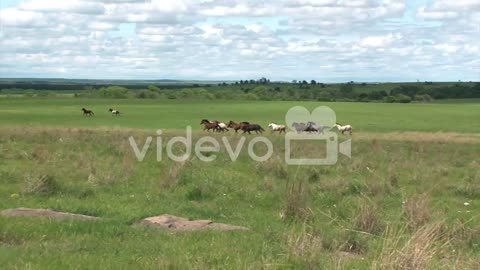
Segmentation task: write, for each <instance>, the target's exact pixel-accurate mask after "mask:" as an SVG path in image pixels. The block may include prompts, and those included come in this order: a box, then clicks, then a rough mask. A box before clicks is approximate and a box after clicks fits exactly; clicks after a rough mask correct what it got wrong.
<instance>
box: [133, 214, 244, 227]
mask: <svg viewBox="0 0 480 270" xmlns="http://www.w3.org/2000/svg"><path fill="white" fill-rule="evenodd" d="M137 224H140V225H145V226H149V227H154V228H159V229H164V230H172V231H199V230H208V229H211V230H217V231H246V230H248V228H245V227H241V226H235V225H229V224H223V223H215V222H213V221H211V220H189V219H187V218H182V217H176V216H172V215H161V216H155V217H148V218H145V219H142V220H141V221H139V222H138V223H137Z"/></svg>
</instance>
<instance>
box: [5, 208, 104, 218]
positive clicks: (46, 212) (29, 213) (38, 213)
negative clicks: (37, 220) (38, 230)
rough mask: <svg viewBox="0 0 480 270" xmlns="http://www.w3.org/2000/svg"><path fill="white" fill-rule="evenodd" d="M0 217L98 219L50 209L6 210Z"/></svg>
mask: <svg viewBox="0 0 480 270" xmlns="http://www.w3.org/2000/svg"><path fill="white" fill-rule="evenodd" d="M0 215H2V216H5V217H43V218H50V219H55V220H67V219H75V220H87V221H90V220H98V219H100V218H98V217H93V216H86V215H80V214H73V213H65V212H57V211H53V210H51V209H34V208H14V209H6V210H3V211H1V212H0Z"/></svg>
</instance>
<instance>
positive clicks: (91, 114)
mask: <svg viewBox="0 0 480 270" xmlns="http://www.w3.org/2000/svg"><path fill="white" fill-rule="evenodd" d="M82 111H83V115H84V116H94V115H95V114H94V113H93V111H92V110H87V109H85V108H82Z"/></svg>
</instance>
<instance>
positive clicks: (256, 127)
mask: <svg viewBox="0 0 480 270" xmlns="http://www.w3.org/2000/svg"><path fill="white" fill-rule="evenodd" d="M242 130H243V133H245V132H247V133H248V134H252V133H250V131H255V133H256V134H258V132H260V133H262V132H264V131H265V130H264V129H263V128H262V127H261V126H260V125H257V124H248V125H245V126H243V127H242Z"/></svg>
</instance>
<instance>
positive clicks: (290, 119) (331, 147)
mask: <svg viewBox="0 0 480 270" xmlns="http://www.w3.org/2000/svg"><path fill="white" fill-rule="evenodd" d="M297 121H298V122H297ZM313 121H315V122H318V121H320V122H318V123H322V125H318V126H317V125H316V124H315V122H313ZM286 122H287V124H288V125H289V127H290V128H291V131H289V132H287V133H286V134H285V163H286V164H288V165H324V166H327V165H335V164H336V163H337V161H338V156H339V154H342V155H345V156H347V157H349V158H351V150H352V141H351V139H349V140H346V141H344V142H341V143H339V140H338V135H337V133H335V132H333V131H331V128H332V127H333V126H334V124H335V123H336V116H335V113H334V111H333V110H332V109H330V108H329V107H326V106H320V107H317V108H316V109H315V110H314V111H313V112H312V113H311V114H310V112H308V110H307V109H306V108H304V107H300V106H297V107H293V108H291V109H290V110H289V111H288V113H287V115H286ZM305 122H306V123H305ZM302 141H303V142H305V141H317V142H318V144H308V145H307V147H306V148H300V149H299V150H298V149H297V148H296V147H295V142H297V143H298V142H302ZM322 142H323V144H324V145H325V147H321V146H322V144H321V143H322ZM316 145H318V147H316ZM294 149H297V150H296V151H294ZM308 151H313V152H314V153H315V154H317V152H316V151H318V156H322V157H317V155H315V157H308V158H307V157H292V156H293V154H301V153H299V152H308ZM321 152H323V153H324V154H323V155H322V154H321Z"/></svg>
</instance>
